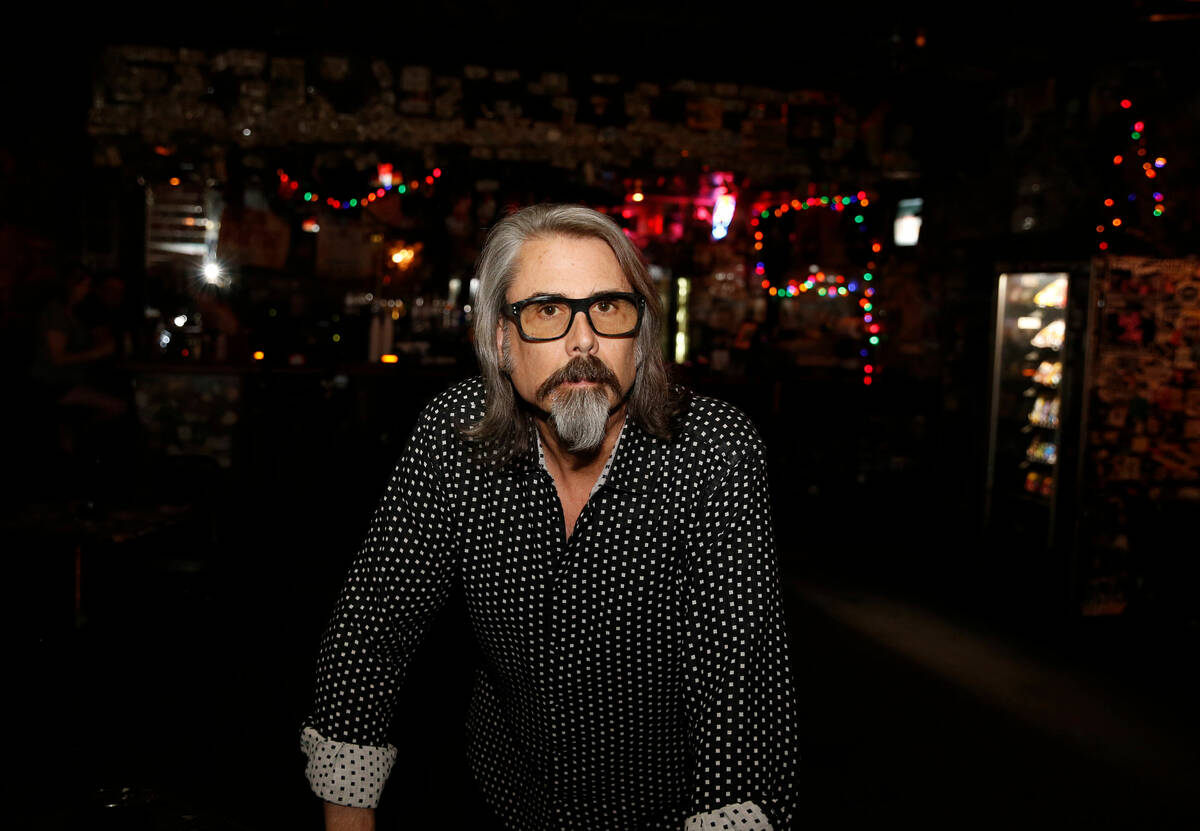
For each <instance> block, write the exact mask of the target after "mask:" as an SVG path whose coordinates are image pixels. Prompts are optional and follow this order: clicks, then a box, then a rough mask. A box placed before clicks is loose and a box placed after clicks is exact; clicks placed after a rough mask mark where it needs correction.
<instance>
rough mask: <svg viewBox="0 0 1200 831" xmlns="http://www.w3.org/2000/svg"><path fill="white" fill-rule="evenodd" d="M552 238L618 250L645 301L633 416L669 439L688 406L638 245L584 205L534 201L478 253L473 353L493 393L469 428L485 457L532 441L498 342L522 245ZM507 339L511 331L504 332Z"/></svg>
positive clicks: (513, 451)
mask: <svg viewBox="0 0 1200 831" xmlns="http://www.w3.org/2000/svg"><path fill="white" fill-rule="evenodd" d="M553 236H567V237H583V238H588V237H592V238H595V239H599V240H602V241H603V242H604V243H606V244H607V245H608V247H609V248H611V249H612V252H613V254H615V255H616V258H617V262H618V263H619V264H620V266H621V270H622V271H623V272H624V273H625V277H626V279H628V280H629V284H630V286H632V287H633V290H634V291H635V292H637V293H638V294H640V295H641V296H642V297H644V298H645V299H646V312H645V316H644V317H643V319H642V328H641V330H640V331H639V332H638V335H637V361H638V369H637V377H636V378H635V380H634V384H633V390H632V392H631V393H630V396H629V415H630V416H631V417H632V418H633V419H634V420H635V421H636V422H637V423H638V424H639V425H640V426H641V427H642V429H643V430H645V431H646V432H647V433H650V434H651V435H653V436H657V437H659V438H663V439H670V438H671V435H672V420H673V419H674V417H675V415H676V414H677V413H678V412H679V410H680V409H681V408H682V406H683V403H684V402H683V393H682V391H681V390H680V389H679V388H677V387H672V385H671V382H670V378H669V376H668V374H667V366H666V361H665V360H664V359H663V354H662V348H661V347H660V346H659V337H660V332H661V329H660V327H661V326H662V305H661V304H660V303H659V300H658V292H657V291H656V290H655V288H654V283H653V282H652V281H651V279H650V273H649V272H648V271H647V270H646V266H645V264H644V263H643V262H642V258H641V255H640V253H639V252H638V250H637V248H636V247H635V246H634V245H633V243H632V242H630V241H629V238H628V237H626V236H625V233H624V232H623V231H622V230H621V229H620V227H619V226H618V225H617V223H615V222H613V221H612V220H611V219H609V218H608V217H607V216H605V215H604V214H602V213H598V212H596V211H593V210H591V209H590V208H585V207H583V206H581V205H534V206H532V207H528V208H524V209H522V210H520V211H517V212H516V213H514V214H511V215H510V216H507V217H505V218H504V219H502V220H500V221H499V222H498V223H496V225H495V226H494V227H493V228H492V230H491V231H490V232H489V233H488V237H487V241H486V243H485V244H484V246H483V251H482V252H481V253H480V255H479V264H478V267H477V269H476V277H478V279H479V288H478V295H477V296H476V298H475V308H476V313H475V353H476V355H478V357H479V366H480V368H481V369H482V371H483V381H484V387H485V389H486V392H487V399H486V408H487V409H486V412H485V413H484V416H483V418H481V419H480V420H479V421H477V422H475V423H474V424H470V425H465V426H464V429H463V432H464V433H465V435H466V436H467V437H468V438H469V439H471V440H472V441H473V442H474V443H475V445H476V448H477V450H479V451H480V452H481V453H482V456H483V459H484V460H485V461H486V462H487V463H489V464H493V465H497V466H500V465H504V464H506V463H507V462H509V461H510V460H511V459H512V458H513V457H515V456H518V455H520V454H522V453H524V452H525V450H526V449H527V448H528V447H529V440H530V422H529V415H528V413H526V411H525V410H524V409H523V408H522V407H521V405H520V402H518V401H517V398H516V395H515V393H514V391H513V387H512V383H511V382H510V381H509V377H508V372H507V367H506V366H505V360H506V356H504V355H501V354H500V351H499V350H498V349H497V348H496V327H497V326H499V325H501V324H502V323H503V322H504V307H505V305H507V298H508V288H509V286H510V285H512V281H513V278H514V277H515V276H516V269H517V260H518V257H519V255H520V253H521V247H522V246H523V245H525V243H527V242H529V241H530V240H534V239H544V238H546V237H553ZM505 338H507V332H506V333H505Z"/></svg>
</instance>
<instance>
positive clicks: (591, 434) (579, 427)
mask: <svg viewBox="0 0 1200 831" xmlns="http://www.w3.org/2000/svg"><path fill="white" fill-rule="evenodd" d="M608 408H609V404H608V395H607V394H606V393H605V390H604V387H583V388H579V389H560V390H558V391H557V392H555V394H554V395H553V396H552V397H551V399H550V419H549V421H550V426H551V427H553V428H554V432H555V433H556V434H557V435H558V437H559V438H560V439H562V441H563V443H564V444H566V445H567V450H569V451H570V452H572V453H586V452H589V451H594V450H598V449H599V448H600V445H601V444H603V442H604V435H605V432H606V428H607V426H608Z"/></svg>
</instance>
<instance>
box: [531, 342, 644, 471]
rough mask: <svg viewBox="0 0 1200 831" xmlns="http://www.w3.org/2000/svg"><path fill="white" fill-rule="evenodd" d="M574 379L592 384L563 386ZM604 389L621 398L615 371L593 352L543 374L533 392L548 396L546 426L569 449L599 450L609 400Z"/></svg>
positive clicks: (621, 393) (571, 450) (604, 433)
mask: <svg viewBox="0 0 1200 831" xmlns="http://www.w3.org/2000/svg"><path fill="white" fill-rule="evenodd" d="M576 381H591V382H594V383H595V384H597V385H598V386H594V387H563V386H562V385H563V384H566V383H570V382H576ZM606 388H607V389H611V390H613V391H614V392H615V393H616V397H617V400H618V401H620V400H621V399H622V398H624V392H623V390H622V389H621V383H620V381H619V380H617V376H616V373H614V372H613V371H612V370H611V369H609V368H608V367H607V366H606V365H605V364H604V362H603V361H601V360H600V359H599V358H597V357H596V356H594V355H589V356H587V357H580V358H572V359H571V360H570V361H569V362H568V363H567V364H566V366H564V367H563V368H562V369H560V370H558V371H557V372H555V373H554V374H553V375H551V376H550V377H549V378H547V379H546V380H545V381H544V382H543V383H542V385H541V386H540V387H538V390H537V395H538V399H539V400H542V401H544V400H546V399H547V398H549V400H550V406H549V410H548V412H549V414H550V417H549V419H548V421H549V424H550V427H551V428H552V429H553V430H554V432H555V434H556V435H557V436H558V437H559V439H561V440H562V442H563V444H565V445H566V447H567V450H569V451H570V452H572V453H588V452H591V451H595V450H599V448H600V446H601V444H603V443H604V436H605V435H606V433H607V432H608V429H607V428H608V417H609V415H610V404H609V400H608V394H607V392H606Z"/></svg>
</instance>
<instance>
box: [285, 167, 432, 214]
mask: <svg viewBox="0 0 1200 831" xmlns="http://www.w3.org/2000/svg"><path fill="white" fill-rule="evenodd" d="M275 174H276V175H277V176H278V177H279V188H280V190H283V191H290V192H292V193H293V194H295V195H296V196H302V197H303V200H304V201H305V202H311V203H314V204H317V203H320V202H324V203H325V204H326V205H328V206H329V207H330V208H333V209H334V210H339V211H348V210H350V209H351V208H358V207H363V206H365V205H369V204H371V203H372V202H375V201H377V200H379V199H383V198H384V197H386V196H388V195H390V194H396V195H398V196H404V195H405V194H406V193H412V192H415V191H417V190H419V189H420V188H421V186H422V185H425V186H426V187H428V186H431V185H433V183H434V182H436V181H437V180H438V179H440V178H441V177H442V169H441V168H440V167H435V168H433V169H432V170H430V171H429V172H428V173H426V174H425V175H424V176H423V177H419V178H415V179H410V180H408V181H405V178H404V174H402V173H401V172H400V171H398V170H396V169H395V167H394V166H393V165H390V164H381V165H378V166H377V168H376V181H377V182H378V186H377V187H374V188H372V189H370V190H367V191H366V192H365V193H363V194H362V195H355V196H350V197H345V195H344V194H343V198H340V199H339V198H337V197H333V196H326V197H325V198H324V199H322V198H321V195H320V193H319V192H317V190H316V189H315V188H312V187H307V186H304V185H302V184H301V183H300V180H299V179H296V178H294V177H292V176H290V175H289V174H288V173H287V171H285V170H284V169H283V168H279V169H277V170H276V171H275Z"/></svg>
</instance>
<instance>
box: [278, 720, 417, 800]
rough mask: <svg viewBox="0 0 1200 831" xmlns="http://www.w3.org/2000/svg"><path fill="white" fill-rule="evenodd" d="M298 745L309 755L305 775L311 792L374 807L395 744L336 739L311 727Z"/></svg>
mask: <svg viewBox="0 0 1200 831" xmlns="http://www.w3.org/2000/svg"><path fill="white" fill-rule="evenodd" d="M300 748H301V750H303V751H304V755H306V756H308V767H306V768H305V769H304V775H305V776H306V777H308V784H309V786H311V787H312V789H313V793H315V794H316V795H317V796H319V797H320V798H321V799H323V800H325V801H326V802H333V803H335V804H337V805H348V806H350V807H354V808H374V807H375V806H377V805H378V804H379V796H380V794H382V793H383V785H384V783H385V782H387V777H388V774H389V773H390V772H391V770H392V765H393V764H394V763H395V761H396V746H395V745H391V744H389V745H388V746H387V747H371V746H370V745H361V744H351V743H350V742H335V741H332V740H330V739H327V738H325V737H324V736H322V735H321V734H320V733H318V732H317V731H316V730H314V729H313V728H311V727H305V728H304V731H303V732H302V733H301V734H300Z"/></svg>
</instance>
